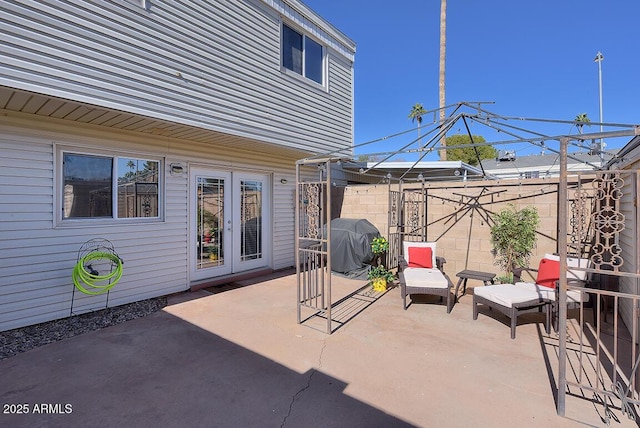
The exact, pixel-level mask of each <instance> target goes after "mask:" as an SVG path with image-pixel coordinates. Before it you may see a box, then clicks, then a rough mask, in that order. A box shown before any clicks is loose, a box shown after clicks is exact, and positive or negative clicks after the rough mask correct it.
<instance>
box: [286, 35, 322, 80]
mask: <svg viewBox="0 0 640 428" xmlns="http://www.w3.org/2000/svg"><path fill="white" fill-rule="evenodd" d="M282 66H283V67H284V68H286V69H287V70H291V71H293V72H294V73H298V74H300V75H302V76H304V77H306V78H308V79H311V80H313V81H314V82H316V83H319V84H321V85H323V84H324V48H323V47H322V45H321V44H320V43H318V42H316V41H315V40H313V39H311V38H310V37H307V36H306V35H304V34H302V33H300V32H298V31H296V30H294V29H293V28H291V27H290V26H288V25H287V24H284V23H283V24H282Z"/></svg>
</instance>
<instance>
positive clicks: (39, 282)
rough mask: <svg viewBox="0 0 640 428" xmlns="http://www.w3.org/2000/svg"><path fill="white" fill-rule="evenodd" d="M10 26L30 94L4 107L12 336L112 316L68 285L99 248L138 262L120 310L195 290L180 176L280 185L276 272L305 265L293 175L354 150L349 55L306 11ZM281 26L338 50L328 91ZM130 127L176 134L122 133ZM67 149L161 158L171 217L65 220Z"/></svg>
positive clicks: (225, 6) (219, 2) (129, 269)
mask: <svg viewBox="0 0 640 428" xmlns="http://www.w3.org/2000/svg"><path fill="white" fill-rule="evenodd" d="M144 4H148V5H149V6H148V7H147V8H144V7H141V6H142V5H144ZM0 16H2V19H1V20H0V30H1V31H2V34H3V37H2V38H1V40H0V59H1V61H0V88H1V89H3V94H6V93H7V91H6V89H7V88H9V89H15V90H17V91H20V92H15V94H14V95H16V96H15V97H14V98H11V92H8V93H9V94H10V97H9V99H8V100H6V103H5V100H2V103H0V165H2V167H3V168H2V171H0V177H1V181H0V226H1V227H2V229H1V232H2V233H1V235H0V331H2V330H8V329H12V328H17V327H22V326H25V325H30V324H35V323H38V322H43V321H49V320H53V319H57V318H62V317H67V316H69V315H70V314H71V305H72V303H73V313H74V314H78V313H82V312H86V311H90V310H95V309H102V308H104V307H105V305H107V302H106V300H105V299H106V296H105V295H101V296H85V295H82V294H81V293H78V292H77V291H75V290H74V287H73V283H72V280H71V273H72V269H73V266H74V265H75V264H76V262H77V258H78V250H79V248H80V247H81V245H82V244H83V243H84V242H86V241H87V240H89V239H92V238H97V237H99V238H105V239H108V240H109V241H111V242H112V243H113V245H114V247H115V249H116V251H117V252H118V254H119V255H120V256H121V257H122V259H123V260H124V261H125V264H124V275H123V277H122V279H121V280H120V282H119V283H118V285H117V286H116V287H114V288H113V289H112V290H111V292H110V294H109V300H108V306H116V305H119V304H124V303H129V302H134V301H138V300H142V299H146V298H150V297H155V296H160V295H166V294H169V293H173V292H177V291H183V290H187V289H189V287H190V286H191V285H193V280H192V279H190V277H189V275H190V274H189V272H190V266H189V263H190V260H189V251H188V250H189V245H190V244H189V233H190V216H191V213H190V211H189V210H190V208H189V207H190V203H189V201H190V194H189V193H190V188H189V174H188V173H187V174H183V175H171V174H170V173H169V166H170V164H172V163H180V164H182V165H185V166H186V169H187V171H189V170H190V169H191V168H192V167H206V168H213V169H217V170H228V171H244V172H251V173H253V172H257V173H261V174H267V175H268V176H269V177H270V181H271V183H270V186H271V188H270V194H271V201H270V204H269V205H270V209H271V212H270V218H271V224H270V229H271V236H270V237H269V247H270V248H267V249H266V251H268V254H267V256H266V257H267V263H268V268H271V269H281V268H286V267H290V266H293V265H294V261H295V258H294V209H293V208H294V190H295V162H296V160H297V159H299V158H301V157H304V156H306V155H308V154H317V153H323V152H327V151H330V150H336V149H345V148H347V149H348V148H350V147H351V146H352V136H353V56H354V53H355V45H354V44H353V42H352V41H350V40H349V39H348V38H346V37H345V36H344V35H342V34H341V33H340V32H339V31H337V30H336V29H334V28H333V27H332V26H331V25H330V24H328V23H327V22H326V21H324V20H323V19H322V18H321V17H319V16H317V15H315V14H314V13H313V12H311V11H310V10H309V9H307V8H306V7H305V6H304V5H303V4H302V3H300V2H298V1H297V0H243V1H236V0H216V1H210V2H196V1H193V2H191V1H186V2H174V1H169V0H167V1H163V0H152V1H150V2H142V1H138V0H112V1H101V2H87V1H80V0H71V1H67V2H58V1H54V0H40V1H22V0H8V1H3V2H0ZM282 22H286V23H287V25H290V26H292V27H295V28H296V29H299V30H300V31H303V32H304V34H305V35H306V36H309V37H313V38H314V39H315V40H316V41H318V42H320V43H321V44H322V45H323V46H324V47H325V52H326V56H325V72H326V74H325V76H326V80H325V83H324V84H323V85H319V84H316V83H314V82H310V81H307V80H306V79H305V78H303V77H301V76H298V75H295V73H291V72H289V71H288V70H285V69H283V68H282V67H281V66H280V63H281V58H280V40H281V39H280V38H281V35H280V33H281V28H282ZM30 95H37V96H38V97H39V99H40V100H42V95H45V96H48V97H51V98H50V100H53V102H52V103H48V104H46V105H44V107H43V105H42V104H39V107H38V106H36V105H35V103H31V104H30V101H29V99H30ZM65 100H69V101H70V102H69V103H67V104H65ZM78 103H81V106H86V109H78V108H77V107H78V105H79V104H78ZM72 104H74V105H72ZM50 105H53V106H54V107H55V111H54V109H53V108H51V109H50V110H51V111H47V112H43V111H40V110H41V109H49V107H48V106H50ZM72 111H73V112H74V113H73V114H70V113H71V112H72ZM122 112H125V113H130V114H131V116H130V120H132V121H143V122H149V123H151V124H152V125H149V126H155V125H157V124H161V125H162V127H163V128H162V129H159V130H158V132H149V130H148V129H146V130H145V129H143V128H144V127H142V128H141V129H139V130H137V131H139V132H137V131H133V130H125V129H123V125H122V124H116V123H114V121H115V120H117V119H115V118H120V117H122V116H120V114H121V113H122ZM76 113H77V114H76ZM98 114H104V117H105V122H100V123H98V119H99V118H98V117H97V115H98ZM89 121H91V122H92V123H91V124H89V123H87V122H89ZM94 122H95V123H94ZM154 124H155V125H154ZM144 126H147V125H144ZM185 126H186V127H187V128H185ZM172 127H173V128H175V129H179V131H178V132H179V133H180V136H170V135H169V134H168V133H165V132H162V131H163V130H171V128H172ZM182 134H184V135H182ZM191 134H193V135H195V134H197V138H196V137H194V136H193V135H191ZM223 140H224V141H223ZM218 142H219V144H217V143H218ZM61 147H64V148H68V149H69V150H71V151H75V150H77V151H86V152H87V153H93V152H94V151H95V152H97V153H100V152H102V151H108V152H110V153H114V154H117V155H119V156H121V155H130V156H140V157H142V158H145V157H150V158H158V159H160V160H161V165H162V166H163V174H162V175H161V181H160V188H161V189H160V192H161V198H162V201H161V208H160V210H161V214H160V218H158V219H155V220H149V221H146V220H144V219H136V221H134V222H128V221H112V222H107V223H101V222H97V223H96V224H95V225H93V224H89V223H87V222H66V223H65V222H64V221H59V215H58V211H56V209H57V207H59V206H60V204H61V202H60V199H61V198H62V193H61V192H60V177H59V175H60V171H58V170H57V168H58V166H59V165H60V160H59V159H58V156H59V154H60V148H61Z"/></svg>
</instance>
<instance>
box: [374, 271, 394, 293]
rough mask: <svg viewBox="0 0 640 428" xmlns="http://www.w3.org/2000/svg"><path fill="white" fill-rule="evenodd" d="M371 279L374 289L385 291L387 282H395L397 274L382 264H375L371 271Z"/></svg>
mask: <svg viewBox="0 0 640 428" xmlns="http://www.w3.org/2000/svg"><path fill="white" fill-rule="evenodd" d="M368 277H369V281H371V285H372V286H373V289H374V291H385V290H386V289H387V284H388V283H390V282H393V280H394V279H395V275H394V274H393V272H391V271H389V270H387V268H385V267H384V266H382V265H378V266H375V267H373V268H371V270H370V271H369V275H368Z"/></svg>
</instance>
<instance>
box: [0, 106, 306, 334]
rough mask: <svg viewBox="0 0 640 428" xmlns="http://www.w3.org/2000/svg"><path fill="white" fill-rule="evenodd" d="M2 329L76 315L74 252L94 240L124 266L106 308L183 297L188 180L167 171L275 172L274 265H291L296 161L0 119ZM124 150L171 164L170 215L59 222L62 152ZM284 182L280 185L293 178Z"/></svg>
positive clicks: (99, 303) (86, 301) (83, 302)
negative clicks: (175, 167) (109, 247)
mask: <svg viewBox="0 0 640 428" xmlns="http://www.w3.org/2000/svg"><path fill="white" fill-rule="evenodd" d="M0 129H2V130H3V131H2V132H1V133H0V165H1V166H2V168H0V183H1V184H0V224H1V225H2V235H1V236H0V302H2V304H1V305H0V331H3V330H8V329H12V328H16V327H21V326H24V325H29V324H34V323H38V322H43V321H49V320H52V319H56V318H62V317H67V316H69V315H70V309H71V301H72V297H73V296H74V287H73V282H72V280H71V272H72V270H73V266H74V265H75V264H76V262H77V257H78V250H79V249H80V247H81V245H82V244H83V243H84V242H86V241H87V240H89V239H93V238H105V239H108V240H109V241H111V242H112V243H113V245H114V247H115V249H116V251H117V252H118V254H119V255H120V256H121V257H122V259H123V260H124V262H125V264H124V274H123V277H122V279H121V280H120V282H119V283H118V285H117V286H116V287H114V288H113V289H112V290H111V292H110V295H109V306H117V305H120V304H124V303H130V302H134V301H138V300H143V299H147V298H151V297H156V296H161V295H166V294H170V293H173V292H178V291H183V290H187V289H188V288H189V286H190V282H189V275H188V272H189V266H188V262H189V261H188V257H187V253H188V252H187V242H188V238H187V236H188V227H189V226H188V224H189V218H188V215H189V213H188V200H189V196H188V195H189V193H188V174H183V175H181V176H174V175H171V174H169V173H168V165H169V164H170V163H174V162H178V163H182V164H184V165H186V166H187V169H188V168H190V167H191V166H192V165H194V164H197V165H207V166H211V167H214V168H234V169H235V170H238V169H246V170H250V171H256V170H259V171H269V172H270V174H271V175H272V182H273V184H272V193H273V195H274V197H273V207H272V212H273V214H272V217H273V218H274V219H275V220H274V222H273V226H272V227H273V244H272V248H270V249H269V252H270V254H271V267H272V268H273V269H280V268H285V267H290V266H293V260H294V252H293V209H292V204H293V196H292V195H293V191H294V188H295V184H294V180H293V179H292V178H291V177H292V176H293V164H294V162H295V159H284V158H282V157H281V156H271V157H270V156H269V155H265V154H264V153H263V154H260V155H257V154H253V153H247V152H243V151H241V150H238V151H235V152H234V151H229V150H225V151H222V152H218V151H216V150H212V149H211V147H210V146H207V145H194V144H193V142H191V141H182V140H170V141H165V144H164V146H163V147H159V146H158V144H157V141H155V140H154V139H153V138H151V137H149V136H145V135H140V134H136V133H131V132H122V131H117V132H116V131H114V130H110V129H107V128H100V127H92V126H78V125H77V124H73V125H71V124H68V123H66V122H65V121H54V120H49V121H44V122H43V121H42V120H39V121H38V122H34V121H32V120H31V119H29V118H28V117H22V118H16V117H10V118H6V117H3V118H0ZM60 145H63V146H65V147H70V148H77V149H82V150H88V151H91V150H105V149H108V150H119V151H120V152H121V153H135V154H145V155H149V156H155V157H160V158H162V159H163V164H164V165H165V174H163V177H164V180H163V185H164V189H165V194H166V204H165V206H166V209H165V210H164V213H163V214H164V215H163V218H162V219H161V220H150V221H146V222H145V221H142V222H140V221H136V222H135V223H132V222H126V221H125V222H113V223H110V224H101V225H96V226H92V225H89V224H87V222H82V223H71V224H68V223H67V224H65V223H64V222H62V223H60V224H57V223H56V221H55V216H54V207H55V206H56V199H57V198H60V197H61V195H59V193H60V192H59V188H58V187H59V186H57V185H56V184H55V181H56V180H55V175H56V172H55V165H56V161H55V156H56V150H57V147H58V146H60ZM287 177H288V180H287V183H286V184H282V183H281V182H280V179H281V178H287ZM105 298H106V296H105V295H101V296H85V295H83V294H81V293H79V292H77V291H75V298H74V302H73V308H74V311H73V312H74V313H82V312H86V311H90V310H96V309H102V308H104V307H105V303H106V301H105Z"/></svg>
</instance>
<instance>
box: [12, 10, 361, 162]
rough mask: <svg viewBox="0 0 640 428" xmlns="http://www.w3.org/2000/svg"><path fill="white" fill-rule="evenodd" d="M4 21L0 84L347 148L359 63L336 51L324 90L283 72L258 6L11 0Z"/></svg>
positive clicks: (310, 145) (276, 36) (276, 37)
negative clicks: (141, 5)
mask: <svg viewBox="0 0 640 428" xmlns="http://www.w3.org/2000/svg"><path fill="white" fill-rule="evenodd" d="M0 14H2V16H3V21H2V22H1V23H0V25H1V27H0V28H1V30H2V33H3V38H2V40H0V59H1V60H2V61H0V85H4V86H9V87H15V88H19V89H24V90H28V91H33V92H40V93H44V94H48V95H52V96H58V97H63V98H67V99H72V100H77V101H81V102H87V103H90V104H93V105H98V106H102V107H106V108H113V109H118V110H121V111H126V112H132V113H137V114H142V115H146V116H149V117H155V118H160V119H166V120H170V121H173V122H178V123H183V124H187V125H193V126H196V127H202V128H206V129H213V130H217V131H221V132H225V133H229V134H233V135H239V136H244V137H249V138H255V139H259V140H262V141H267V142H271V143H274V144H279V145H286V146H289V147H293V148H298V149H306V150H310V151H315V152H325V151H328V150H334V149H337V148H344V147H349V146H350V145H351V143H352V116H353V108H352V101H351V94H352V85H353V82H352V73H351V69H352V62H351V61H350V60H348V59H346V58H344V57H343V56H341V55H340V54H339V53H338V51H337V50H335V49H331V50H330V53H329V76H328V77H329V91H324V90H322V89H321V88H318V86H317V85H314V84H308V82H306V81H304V79H296V78H292V76H289V75H287V74H286V73H282V72H281V71H280V18H279V16H278V15H277V13H276V12H275V11H274V10H272V9H270V8H269V7H267V6H266V5H265V4H263V3H260V2H255V1H250V0H247V1H237V0H233V1H232V0H226V1H223V0H218V1H215V2H189V1H185V2H179V1H161V0H156V1H154V2H153V6H152V7H151V8H150V9H149V11H145V10H144V9H141V8H139V7H135V6H133V5H129V4H128V3H126V2H123V3H121V4H117V3H114V2H86V1H69V2H57V1H53V0H50V1H41V2H38V3H34V2H31V1H15V0H14V1H5V2H2V3H0ZM39 107H42V106H33V107H32V109H33V110H37V109H38V108H39ZM55 113H56V115H57V117H65V118H67V119H69V120H75V119H79V117H71V116H69V117H66V115H68V114H69V113H70V112H66V113H65V112H64V111H63V110H60V111H57V110H56V111H55ZM84 114H94V115H96V116H98V112H95V111H94V112H92V111H90V110H87V112H86V113H83V112H77V115H84ZM137 120H140V119H139V118H138V119H137ZM105 125H111V124H110V123H109V121H108V120H106V121H105Z"/></svg>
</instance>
